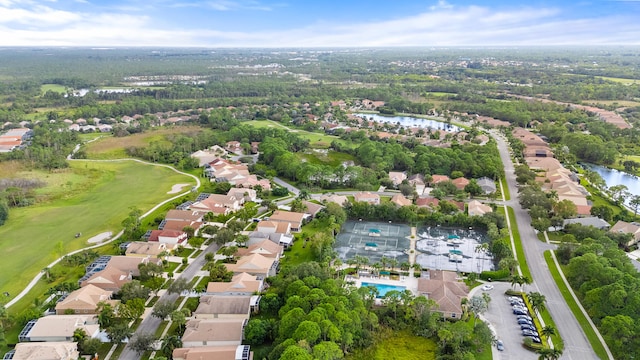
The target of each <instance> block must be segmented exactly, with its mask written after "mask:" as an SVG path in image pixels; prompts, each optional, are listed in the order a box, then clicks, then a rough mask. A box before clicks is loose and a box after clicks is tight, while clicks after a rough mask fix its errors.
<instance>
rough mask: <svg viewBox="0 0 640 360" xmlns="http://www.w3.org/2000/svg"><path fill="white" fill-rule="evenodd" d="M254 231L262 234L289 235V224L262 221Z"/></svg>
mask: <svg viewBox="0 0 640 360" xmlns="http://www.w3.org/2000/svg"><path fill="white" fill-rule="evenodd" d="M256 231H258V232H261V233H264V234H273V233H277V234H290V233H291V223H288V222H277V221H270V220H262V221H260V222H259V223H258V225H257V226H256Z"/></svg>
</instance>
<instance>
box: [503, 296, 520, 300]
mask: <svg viewBox="0 0 640 360" xmlns="http://www.w3.org/2000/svg"><path fill="white" fill-rule="evenodd" d="M507 300H509V301H522V298H521V297H518V296H509V297H507Z"/></svg>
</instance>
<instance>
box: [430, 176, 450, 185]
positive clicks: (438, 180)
mask: <svg viewBox="0 0 640 360" xmlns="http://www.w3.org/2000/svg"><path fill="white" fill-rule="evenodd" d="M449 180H451V179H450V178H449V177H448V176H447V175H431V185H436V184H438V183H441V182H445V181H449Z"/></svg>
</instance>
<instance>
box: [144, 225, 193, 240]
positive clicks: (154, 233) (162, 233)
mask: <svg viewBox="0 0 640 360" xmlns="http://www.w3.org/2000/svg"><path fill="white" fill-rule="evenodd" d="M170 221H171V223H170V224H169V226H170V227H173V226H174V225H175V224H177V223H182V221H177V220H170ZM167 223H169V222H167ZM176 226H177V225H176ZM186 226H190V225H186ZM186 226H183V227H182V228H181V229H180V230H172V229H170V228H167V226H166V225H165V227H164V228H163V230H151V236H149V242H151V243H154V242H157V243H160V244H166V245H178V244H182V243H184V242H185V241H187V238H188V237H189V236H188V235H187V233H186V232H184V231H182V229H184V228H185V227H186ZM177 227H179V226H177ZM194 230H197V229H194Z"/></svg>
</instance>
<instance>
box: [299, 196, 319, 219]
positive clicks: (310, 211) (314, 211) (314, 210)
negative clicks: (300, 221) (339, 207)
mask: <svg viewBox="0 0 640 360" xmlns="http://www.w3.org/2000/svg"><path fill="white" fill-rule="evenodd" d="M302 205H304V206H306V207H307V210H305V211H304V213H305V214H307V215H309V216H310V217H311V218H314V217H316V215H318V213H319V212H320V210H322V209H324V206H322V205H320V204H316V203H314V202H311V201H307V200H303V201H302Z"/></svg>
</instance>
